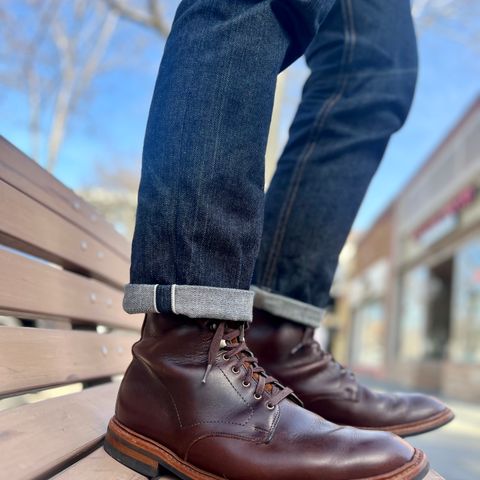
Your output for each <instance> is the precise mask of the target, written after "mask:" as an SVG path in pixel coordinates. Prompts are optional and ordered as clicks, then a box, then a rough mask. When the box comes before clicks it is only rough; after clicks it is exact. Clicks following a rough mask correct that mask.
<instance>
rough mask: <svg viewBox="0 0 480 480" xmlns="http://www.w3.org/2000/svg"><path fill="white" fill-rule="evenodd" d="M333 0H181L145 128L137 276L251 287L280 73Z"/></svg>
mask: <svg viewBox="0 0 480 480" xmlns="http://www.w3.org/2000/svg"><path fill="white" fill-rule="evenodd" d="M333 3H334V0H183V1H182V2H181V4H180V6H179V8H178V11H177V13H176V16H175V20H174V23H173V27H172V31H171V34H170V36H169V38H168V41H167V43H166V47H165V51H164V55H163V59H162V62H161V65H160V69H159V74H158V79H157V83H156V86H155V92H154V95H153V100H152V104H151V109H150V115H149V119H148V124H147V130H146V135H145V143H144V151H143V164H142V175H141V183H140V189H139V195H138V209H137V217H136V228H135V234H134V240H133V249H132V265H131V283H132V284H152V285H153V284H158V288H157V289H156V294H157V296H156V300H157V308H158V309H159V310H167V311H168V310H169V309H170V299H171V295H170V290H171V285H172V284H177V285H204V286H212V287H223V288H236V289H246V290H248V289H249V287H250V282H251V279H252V274H253V269H254V265H255V260H256V258H257V254H258V249H259V245H260V239H261V234H262V228H263V207H264V156H265V148H266V142H267V136H268V129H269V122H270V118H271V112H272V105H273V98H274V91H275V84H276V77H277V74H278V73H279V72H280V71H281V69H282V68H284V67H285V66H287V65H288V64H289V63H291V62H292V61H293V60H295V59H296V58H297V57H298V56H299V55H301V54H302V53H303V51H304V49H305V48H306V46H307V45H308V43H309V42H310V41H311V40H312V38H313V35H314V34H315V32H316V31H317V30H318V25H320V24H321V22H322V21H323V20H324V18H325V17H326V15H327V14H328V12H329V10H330V8H331V6H332V4H333Z"/></svg>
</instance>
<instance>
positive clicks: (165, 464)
mask: <svg viewBox="0 0 480 480" xmlns="http://www.w3.org/2000/svg"><path fill="white" fill-rule="evenodd" d="M104 449H105V451H106V452H107V453H108V454H109V455H110V456H111V457H113V458H114V459H115V460H117V461H119V462H120V463H122V464H123V465H125V466H127V467H129V468H131V469H132V470H135V471H136V472H138V473H140V474H142V475H145V476H147V477H156V476H159V475H161V474H162V473H164V471H165V470H168V471H169V472H171V473H174V474H175V475H177V476H178V477H180V478H181V479H182V480H225V478H221V477H218V476H216V475H213V474H211V473H208V472H206V471H204V470H201V469H199V468H197V467H195V466H194V465H191V464H190V463H188V462H186V461H184V460H182V459H181V458H180V457H178V456H177V455H175V454H174V453H173V452H172V451H171V450H169V449H168V448H166V447H164V446H163V445H161V444H160V443H158V442H155V441H153V440H151V439H149V438H147V437H144V436H143V435H140V434H138V433H136V432H134V431H133V430H130V429H129V428H128V427H126V426H125V425H122V424H121V423H120V422H119V421H118V420H117V419H116V418H115V417H113V418H112V419H111V420H110V422H109V424H108V430H107V435H106V437H105V442H104ZM432 475H434V472H433V471H430V470H429V465H428V460H427V458H426V456H425V454H424V453H423V452H422V451H421V450H415V454H414V456H413V458H412V459H411V460H410V462H408V463H407V464H405V465H403V466H402V467H400V468H398V469H396V470H394V471H392V472H390V473H386V474H383V475H376V476H374V477H368V478H364V479H357V480H421V479H424V480H441V477H439V476H432Z"/></svg>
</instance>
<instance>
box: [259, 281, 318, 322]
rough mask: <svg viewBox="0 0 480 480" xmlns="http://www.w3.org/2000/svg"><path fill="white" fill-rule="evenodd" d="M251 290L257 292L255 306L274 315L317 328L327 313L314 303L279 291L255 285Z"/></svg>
mask: <svg viewBox="0 0 480 480" xmlns="http://www.w3.org/2000/svg"><path fill="white" fill-rule="evenodd" d="M250 290H251V291H252V292H254V293H255V300H254V301H253V306H254V307H255V308H259V309H261V310H265V311H266V312H268V313H271V314H272V315H276V316H278V317H282V318H286V319H287V320H291V321H293V322H296V323H301V324H302V325H307V326H309V327H315V328H316V327H318V326H320V323H321V321H322V319H323V316H324V315H325V310H324V309H323V308H319V307H315V306H314V305H309V304H308V303H304V302H300V301H299V300H294V299H293V298H288V297H285V296H283V295H279V294H277V293H271V292H268V291H267V290H263V289H261V288H258V287H255V286H252V287H250Z"/></svg>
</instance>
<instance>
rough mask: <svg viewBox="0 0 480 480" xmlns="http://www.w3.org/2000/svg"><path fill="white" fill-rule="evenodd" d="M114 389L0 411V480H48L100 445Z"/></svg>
mask: <svg viewBox="0 0 480 480" xmlns="http://www.w3.org/2000/svg"><path fill="white" fill-rule="evenodd" d="M117 390H118V384H113V383H109V384H106V385H101V386H99V387H92V388H89V389H87V390H84V391H83V392H79V393H74V394H71V395H65V396H62V397H57V398H53V399H50V400H45V401H43V402H38V403H32V404H30V405H22V406H21V407H17V408H12V409H9V410H5V411H3V412H0V465H1V466H2V473H1V476H2V478H5V479H7V478H8V479H15V480H27V479H28V480H32V479H37V478H49V477H50V474H52V473H57V472H58V471H59V470H60V469H61V468H65V466H67V465H69V464H71V463H72V459H76V458H78V456H80V455H82V456H83V455H84V454H85V453H88V452H89V451H91V449H92V448H94V447H95V445H99V443H100V442H101V441H102V439H103V437H104V434H105V431H106V428H107V423H108V421H109V419H110V417H111V416H112V415H113V412H114V405H115V398H116V393H117Z"/></svg>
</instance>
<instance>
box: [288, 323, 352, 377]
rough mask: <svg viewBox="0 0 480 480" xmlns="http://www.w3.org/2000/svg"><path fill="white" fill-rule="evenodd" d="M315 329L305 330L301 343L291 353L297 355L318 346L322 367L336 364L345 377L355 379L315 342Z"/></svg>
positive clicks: (349, 371) (350, 372) (308, 328)
mask: <svg viewBox="0 0 480 480" xmlns="http://www.w3.org/2000/svg"><path fill="white" fill-rule="evenodd" d="M314 331H315V330H314V329H313V328H311V327H307V328H305V331H304V332H303V337H302V340H301V341H300V343H298V344H297V345H296V346H295V347H293V348H292V350H291V351H290V353H291V354H292V355H294V354H295V353H297V352H298V351H299V350H301V349H302V348H304V347H309V346H313V345H315V346H318V348H319V351H320V353H321V362H320V365H325V366H327V365H328V364H329V363H334V364H335V365H336V366H337V368H339V369H340V372H341V373H343V374H344V375H349V376H350V377H351V378H355V374H354V373H353V372H352V371H351V370H349V369H348V368H345V367H344V366H343V365H342V364H341V363H339V362H337V360H335V358H334V356H333V355H332V354H331V353H328V352H326V351H325V350H323V348H322V347H321V346H320V344H319V343H318V342H317V341H316V340H315V338H314V336H313V335H314Z"/></svg>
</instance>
